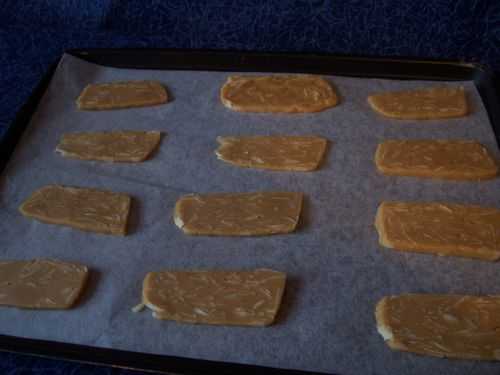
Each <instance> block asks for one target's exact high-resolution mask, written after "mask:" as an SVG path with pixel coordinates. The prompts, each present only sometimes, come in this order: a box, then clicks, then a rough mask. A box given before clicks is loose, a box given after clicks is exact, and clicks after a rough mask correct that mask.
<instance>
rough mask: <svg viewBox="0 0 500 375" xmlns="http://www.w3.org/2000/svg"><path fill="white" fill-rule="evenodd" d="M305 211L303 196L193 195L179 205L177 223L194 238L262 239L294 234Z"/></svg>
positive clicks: (249, 194) (280, 193) (179, 202)
mask: <svg viewBox="0 0 500 375" xmlns="http://www.w3.org/2000/svg"><path fill="white" fill-rule="evenodd" d="M301 209H302V193H294V192H258V193H219V194H206V195H199V194H191V195H186V196H184V197H182V198H181V199H179V200H178V201H177V203H176V205H175V212H174V222H175V224H176V225H177V226H178V227H179V228H181V229H182V230H183V231H184V233H186V234H192V235H213V236H262V235H270V234H278V233H289V232H293V231H294V230H295V228H296V227H297V224H298V221H299V215H300V211H301Z"/></svg>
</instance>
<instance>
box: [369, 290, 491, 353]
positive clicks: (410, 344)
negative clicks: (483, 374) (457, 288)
mask: <svg viewBox="0 0 500 375" xmlns="http://www.w3.org/2000/svg"><path fill="white" fill-rule="evenodd" d="M375 316H376V320H377V329H378V332H379V333H380V334H381V335H382V336H383V338H384V340H385V341H386V343H387V345H389V347H390V348H391V349H394V350H403V351H407V352H413V353H417V354H423V355H430V356H435V357H447V358H462V359H474V360H500V330H499V329H498V327H500V296H484V297H475V296H464V295H439V294H436V295H434V294H404V295H400V296H390V297H385V298H383V299H382V300H381V301H380V302H379V303H378V304H377V307H376V312H375Z"/></svg>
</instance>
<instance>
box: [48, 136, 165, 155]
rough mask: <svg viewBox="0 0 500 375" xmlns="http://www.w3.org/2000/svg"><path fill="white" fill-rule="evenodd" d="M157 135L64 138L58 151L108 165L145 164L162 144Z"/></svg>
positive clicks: (58, 146)
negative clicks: (113, 163)
mask: <svg viewBox="0 0 500 375" xmlns="http://www.w3.org/2000/svg"><path fill="white" fill-rule="evenodd" d="M160 136H161V134H160V132H157V131H114V132H92V133H68V134H63V136H62V137H61V140H60V141H59V144H58V145H57V147H56V151H57V152H59V153H60V154H62V155H63V156H64V157H68V158H74V159H82V160H98V161H108V162H141V161H144V160H146V159H147V158H148V157H149V156H150V155H151V153H152V152H153V151H154V150H155V149H156V147H157V146H158V144H159V143H160Z"/></svg>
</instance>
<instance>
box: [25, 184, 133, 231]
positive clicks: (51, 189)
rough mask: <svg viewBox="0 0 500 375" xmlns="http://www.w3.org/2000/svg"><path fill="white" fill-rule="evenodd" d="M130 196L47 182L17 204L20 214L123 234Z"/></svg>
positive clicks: (75, 226)
mask: <svg viewBox="0 0 500 375" xmlns="http://www.w3.org/2000/svg"><path fill="white" fill-rule="evenodd" d="M130 202H131V198H130V197H129V196H128V195H126V194H123V193H114V192H111V191H105V190H96V189H87V188H76V187H66V186H59V185H47V186H44V187H42V188H41V189H39V190H36V191H35V192H33V194H32V195H31V196H30V197H29V198H28V199H27V200H26V201H25V202H24V203H23V204H22V205H21V206H20V207H19V211H21V213H22V214H23V215H24V216H27V217H31V218H34V219H37V220H40V221H42V222H45V223H49V224H59V225H66V226H69V227H73V228H77V229H81V230H84V231H92V232H97V233H105V234H114V235H125V234H126V232H127V220H128V215H129V211H130Z"/></svg>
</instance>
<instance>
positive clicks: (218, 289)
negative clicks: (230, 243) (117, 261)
mask: <svg viewBox="0 0 500 375" xmlns="http://www.w3.org/2000/svg"><path fill="white" fill-rule="evenodd" d="M285 282H286V274H284V273H282V272H277V271H273V270H269V269H257V270H253V271H163V272H150V273H148V274H147V275H146V278H145V279H144V282H143V289H142V298H143V303H144V304H145V305H146V306H147V307H149V308H150V309H151V310H153V316H154V317H155V318H157V319H166V320H175V321H178V322H183V323H202V324H220V325H244V326H267V325H270V324H272V323H273V321H274V319H275V317H276V314H277V312H278V309H279V306H280V304H281V298H282V296H283V292H284V290H285Z"/></svg>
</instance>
